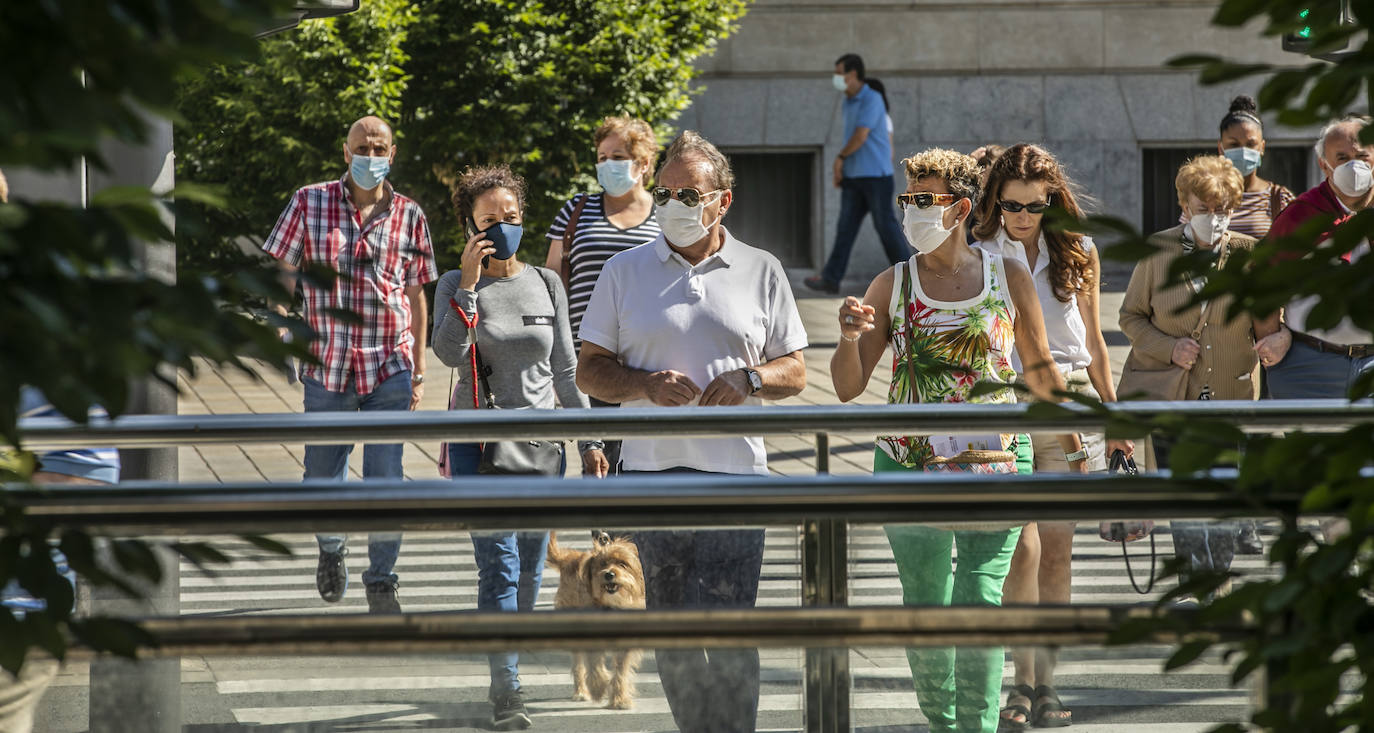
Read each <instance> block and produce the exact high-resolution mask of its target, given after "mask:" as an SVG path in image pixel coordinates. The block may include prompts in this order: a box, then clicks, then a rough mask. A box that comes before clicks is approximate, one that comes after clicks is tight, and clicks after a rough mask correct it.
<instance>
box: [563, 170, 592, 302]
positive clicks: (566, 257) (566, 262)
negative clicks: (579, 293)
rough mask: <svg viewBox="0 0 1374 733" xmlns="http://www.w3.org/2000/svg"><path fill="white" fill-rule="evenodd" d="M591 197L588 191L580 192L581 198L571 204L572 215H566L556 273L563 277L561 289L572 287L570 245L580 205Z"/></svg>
mask: <svg viewBox="0 0 1374 733" xmlns="http://www.w3.org/2000/svg"><path fill="white" fill-rule="evenodd" d="M591 197H592V195H591V194H589V193H584V194H582V197H581V199H579V200H578V202H577V204H576V205H574V206H573V210H572V215H571V216H569V217H568V225H567V226H566V227H563V257H562V259H561V260H559V264H558V274H559V276H560V277H561V278H563V289H564V290H570V289H572V247H573V238H574V237H575V236H577V222H578V221H579V220H580V219H581V218H582V207H584V206H586V205H587V199H590V198H591Z"/></svg>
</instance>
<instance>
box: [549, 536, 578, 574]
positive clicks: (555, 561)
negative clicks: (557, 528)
mask: <svg viewBox="0 0 1374 733" xmlns="http://www.w3.org/2000/svg"><path fill="white" fill-rule="evenodd" d="M577 554H578V553H577V550H565V549H563V548H562V547H559V545H558V533H557V532H550V533H549V550H548V552H546V553H544V560H545V562H547V563H548V564H550V565H552V566H554V567H556V568H558V567H562V566H563V565H564V564H565V563H568V562H572V561H573V560H574V559H575V558H576V557H577Z"/></svg>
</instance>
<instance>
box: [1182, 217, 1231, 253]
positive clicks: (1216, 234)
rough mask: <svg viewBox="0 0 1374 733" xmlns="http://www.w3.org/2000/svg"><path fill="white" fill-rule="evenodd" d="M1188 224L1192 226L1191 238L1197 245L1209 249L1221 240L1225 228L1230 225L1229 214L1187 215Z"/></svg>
mask: <svg viewBox="0 0 1374 733" xmlns="http://www.w3.org/2000/svg"><path fill="white" fill-rule="evenodd" d="M1188 225H1189V226H1191V227H1192V228H1193V240H1194V241H1196V242H1197V244H1198V246H1199V247H1202V248H1203V249H1210V248H1212V247H1215V246H1217V244H1219V243H1220V242H1221V237H1222V235H1223V234H1225V233H1226V228H1227V227H1229V226H1231V215H1230V214H1207V213H1203V214H1198V215H1196V216H1192V217H1189V219H1188Z"/></svg>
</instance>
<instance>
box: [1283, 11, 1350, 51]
mask: <svg viewBox="0 0 1374 733" xmlns="http://www.w3.org/2000/svg"><path fill="white" fill-rule="evenodd" d="M1333 4H1334V3H1333ZM1298 21H1299V22H1300V23H1301V25H1300V26H1299V27H1298V29H1297V30H1295V31H1293V32H1292V33H1285V34H1283V50H1285V51H1289V52H1292V53H1301V54H1307V55H1309V56H1311V55H1313V54H1312V40H1313V36H1314V35H1319V34H1317V33H1316V30H1317V29H1316V28H1314V27H1313V23H1316V24H1318V25H1323V27H1325V25H1324V24H1325V23H1328V22H1329V21H1330V18H1329V17H1325V16H1323V14H1321V13H1319V14H1318V15H1317V16H1316V17H1312V8H1310V7H1308V8H1303V9H1302V11H1301V12H1299V13H1298ZM1336 22H1337V23H1339V24H1340V25H1354V24H1355V16H1354V15H1353V14H1352V13H1351V12H1350V0H1340V11H1339V15H1337V16H1336ZM1332 46H1333V44H1329V43H1328V44H1324V45H1323V50H1322V53H1319V54H1316V57H1317V58H1322V59H1326V60H1328V61H1335V60H1336V59H1338V58H1341V57H1343V56H1347V55H1349V54H1350V53H1351V52H1348V51H1346V48H1347V47H1348V46H1349V42H1348V41H1347V42H1344V43H1342V44H1341V45H1340V47H1339V48H1334V47H1332Z"/></svg>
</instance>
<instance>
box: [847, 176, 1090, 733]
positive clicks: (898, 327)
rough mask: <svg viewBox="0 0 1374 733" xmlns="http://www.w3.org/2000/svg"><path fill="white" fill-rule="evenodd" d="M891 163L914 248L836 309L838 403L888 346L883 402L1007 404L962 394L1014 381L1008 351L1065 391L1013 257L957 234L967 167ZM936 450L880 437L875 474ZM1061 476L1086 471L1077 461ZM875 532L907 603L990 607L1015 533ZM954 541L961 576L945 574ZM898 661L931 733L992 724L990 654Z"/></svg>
mask: <svg viewBox="0 0 1374 733" xmlns="http://www.w3.org/2000/svg"><path fill="white" fill-rule="evenodd" d="M902 162H903V165H905V166H906V174H907V189H906V193H904V194H902V195H901V196H898V197H897V198H898V205H899V206H901V207H902V209H903V215H904V216H903V224H902V228H903V232H904V233H905V234H906V238H907V241H908V243H909V244H910V245H911V247H912V249H914V250H916V253H917V254H916V255H914V256H913V257H912V258H911V259H909V260H908V261H907V262H905V263H902V264H899V265H895V266H893V267H892V268H891V269H888V270H885V271H884V272H882V273H881V274H879V275H878V277H876V278H874V280H873V282H872V283H871V284H870V285H869V286H868V291H867V292H866V293H865V294H864V299H863V300H862V301H860V300H859V299H857V298H853V297H850V298H846V299H845V302H844V304H843V305H841V306H840V313H839V316H840V344H839V347H838V348H837V349H836V351H835V356H834V357H833V358H832V359H831V361H830V370H831V380H832V382H833V384H834V386H835V393H836V394H837V395H838V396H839V398H840V400H841V401H844V402H848V401H849V400H851V399H853V398H855V397H857V396H858V395H859V394H861V393H862V392H863V391H864V388H865V386H866V385H867V384H868V380H869V378H870V377H871V376H872V375H873V369H874V367H876V366H877V363H878V360H879V359H880V358H882V356H883V352H884V351H885V350H886V349H887V347H888V345H889V344H890V345H891V346H892V350H893V369H892V375H893V376H892V383H891V386H890V388H889V390H888V401H889V402H891V403H941V402H943V403H960V402H977V403H1006V402H1012V401H1014V397H1013V394H1012V391H1011V389H1010V388H1008V389H1005V390H997V391H993V392H988V393H984V394H982V395H981V396H976V397H975V396H974V395H973V388H974V385H976V384H977V383H979V382H1001V383H1006V384H1010V383H1011V382H1012V381H1013V380H1014V379H1015V378H1016V372H1015V371H1014V370H1013V369H1012V366H1011V355H1012V351H1013V349H1015V352H1016V354H1017V356H1019V358H1020V361H1021V363H1022V364H1025V365H1026V369H1025V373H1024V374H1023V375H1022V376H1023V377H1024V379H1025V380H1026V384H1027V385H1028V386H1029V387H1030V389H1031V392H1032V393H1033V394H1034V395H1036V396H1037V397H1038V398H1040V399H1046V400H1053V399H1056V398H1055V397H1053V393H1054V392H1055V391H1056V390H1063V389H1064V380H1063V377H1062V376H1061V375H1060V373H1059V371H1058V370H1057V369H1055V368H1054V359H1053V357H1052V356H1051V355H1050V349H1049V345H1048V343H1047V341H1046V338H1045V327H1044V322H1043V321H1042V316H1041V312H1040V307H1039V302H1038V301H1037V299H1036V295H1035V286H1034V284H1033V283H1032V281H1031V278H1030V273H1029V272H1028V271H1027V270H1026V268H1025V266H1023V265H1021V264H1020V263H1018V262H1016V261H1014V260H1005V259H1002V258H1001V257H999V256H997V255H995V254H992V253H990V252H984V251H981V250H975V249H972V248H970V247H969V246H968V244H967V239H966V237H965V231H964V229H965V226H966V224H967V221H968V217H969V214H970V213H971V212H972V211H973V208H974V206H975V204H976V203H977V200H978V165H977V163H975V162H974V161H973V159H972V158H970V157H969V156H967V155H963V154H961V153H956V152H954V151H951V150H940V149H933V150H927V151H925V152H922V153H918V154H916V155H913V156H912V157H910V158H908V159H906V160H904V161H902ZM1059 439H1060V442H1061V445H1062V447H1063V449H1064V452H1065V453H1075V452H1078V451H1079V450H1080V449H1081V445H1080V442H1079V439H1078V436H1077V435H1076V434H1073V435H1064V436H1060V438H1059ZM1013 442H1014V436H1013V435H1011V434H1007V435H1002V436H1001V447H1002V448H1003V449H1004V450H1008V451H1010V450H1013V449H1015V448H1017V447H1018V446H1015V445H1013ZM936 453H937V450H936V448H935V446H934V444H933V443H932V440H931V437H930V436H919V435H918V436H897V437H883V438H879V439H878V445H877V447H876V450H875V451H874V458H873V468H874V470H875V471H902V470H916V471H920V470H929V469H930V468H932V467H934V465H935V463H934V461H933V459H934V458H935V456H936ZM942 455H943V457H946V458H947V457H951V456H949V455H948V452H946V453H944V454H942ZM991 465H992V468H991V470H995V471H999V472H1008V473H1009V472H1011V471H1013V470H1014V467H1013V466H1012V464H1011V462H1007V463H1004V464H1000V465H999V464H991ZM968 468H972V466H969V467H968ZM1072 468H1073V470H1076V471H1083V470H1084V468H1085V467H1084V465H1083V463H1082V461H1076V462H1074V464H1072ZM956 469H957V467H956ZM946 470H947V469H946ZM984 470H987V469H986V468H985V469H984ZM885 529H886V531H887V536H888V542H889V543H890V544H891V545H892V553H893V556H894V558H895V559H896V561H897V570H898V574H899V576H900V578H901V581H902V601H903V603H905V604H906V605H951V604H960V605H982V606H997V605H1001V600H1002V581H1003V579H1004V578H1005V577H1006V573H1007V569H1008V568H1009V567H1010V565H1011V556H1012V551H1013V550H1014V549H1015V547H1016V541H1017V538H1018V536H1019V535H1020V527H1014V528H1011V529H1005V528H1003V529H993V530H986V529H962V528H961V529H945V528H939V527H929V526H924V525H892V526H888V527H886V528H885ZM955 544H957V545H958V548H959V556H958V568H957V570H954V571H951V562H950V561H951V553H952V549H953V546H954V545H955ZM907 658H908V661H909V662H910V665H911V672H912V679H913V682H914V684H915V687H916V693H917V698H918V700H919V702H920V705H921V711H922V712H923V713H924V714H925V715H926V717H927V718H928V719H929V720H930V729H931V730H932V731H954V730H958V731H995V730H996V729H997V693H998V688H999V687H1000V685H1001V681H1002V650H1001V649H997V648H978V649H973V648H960V649H958V650H955V649H953V648H927V649H911V650H908V652H907Z"/></svg>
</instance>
